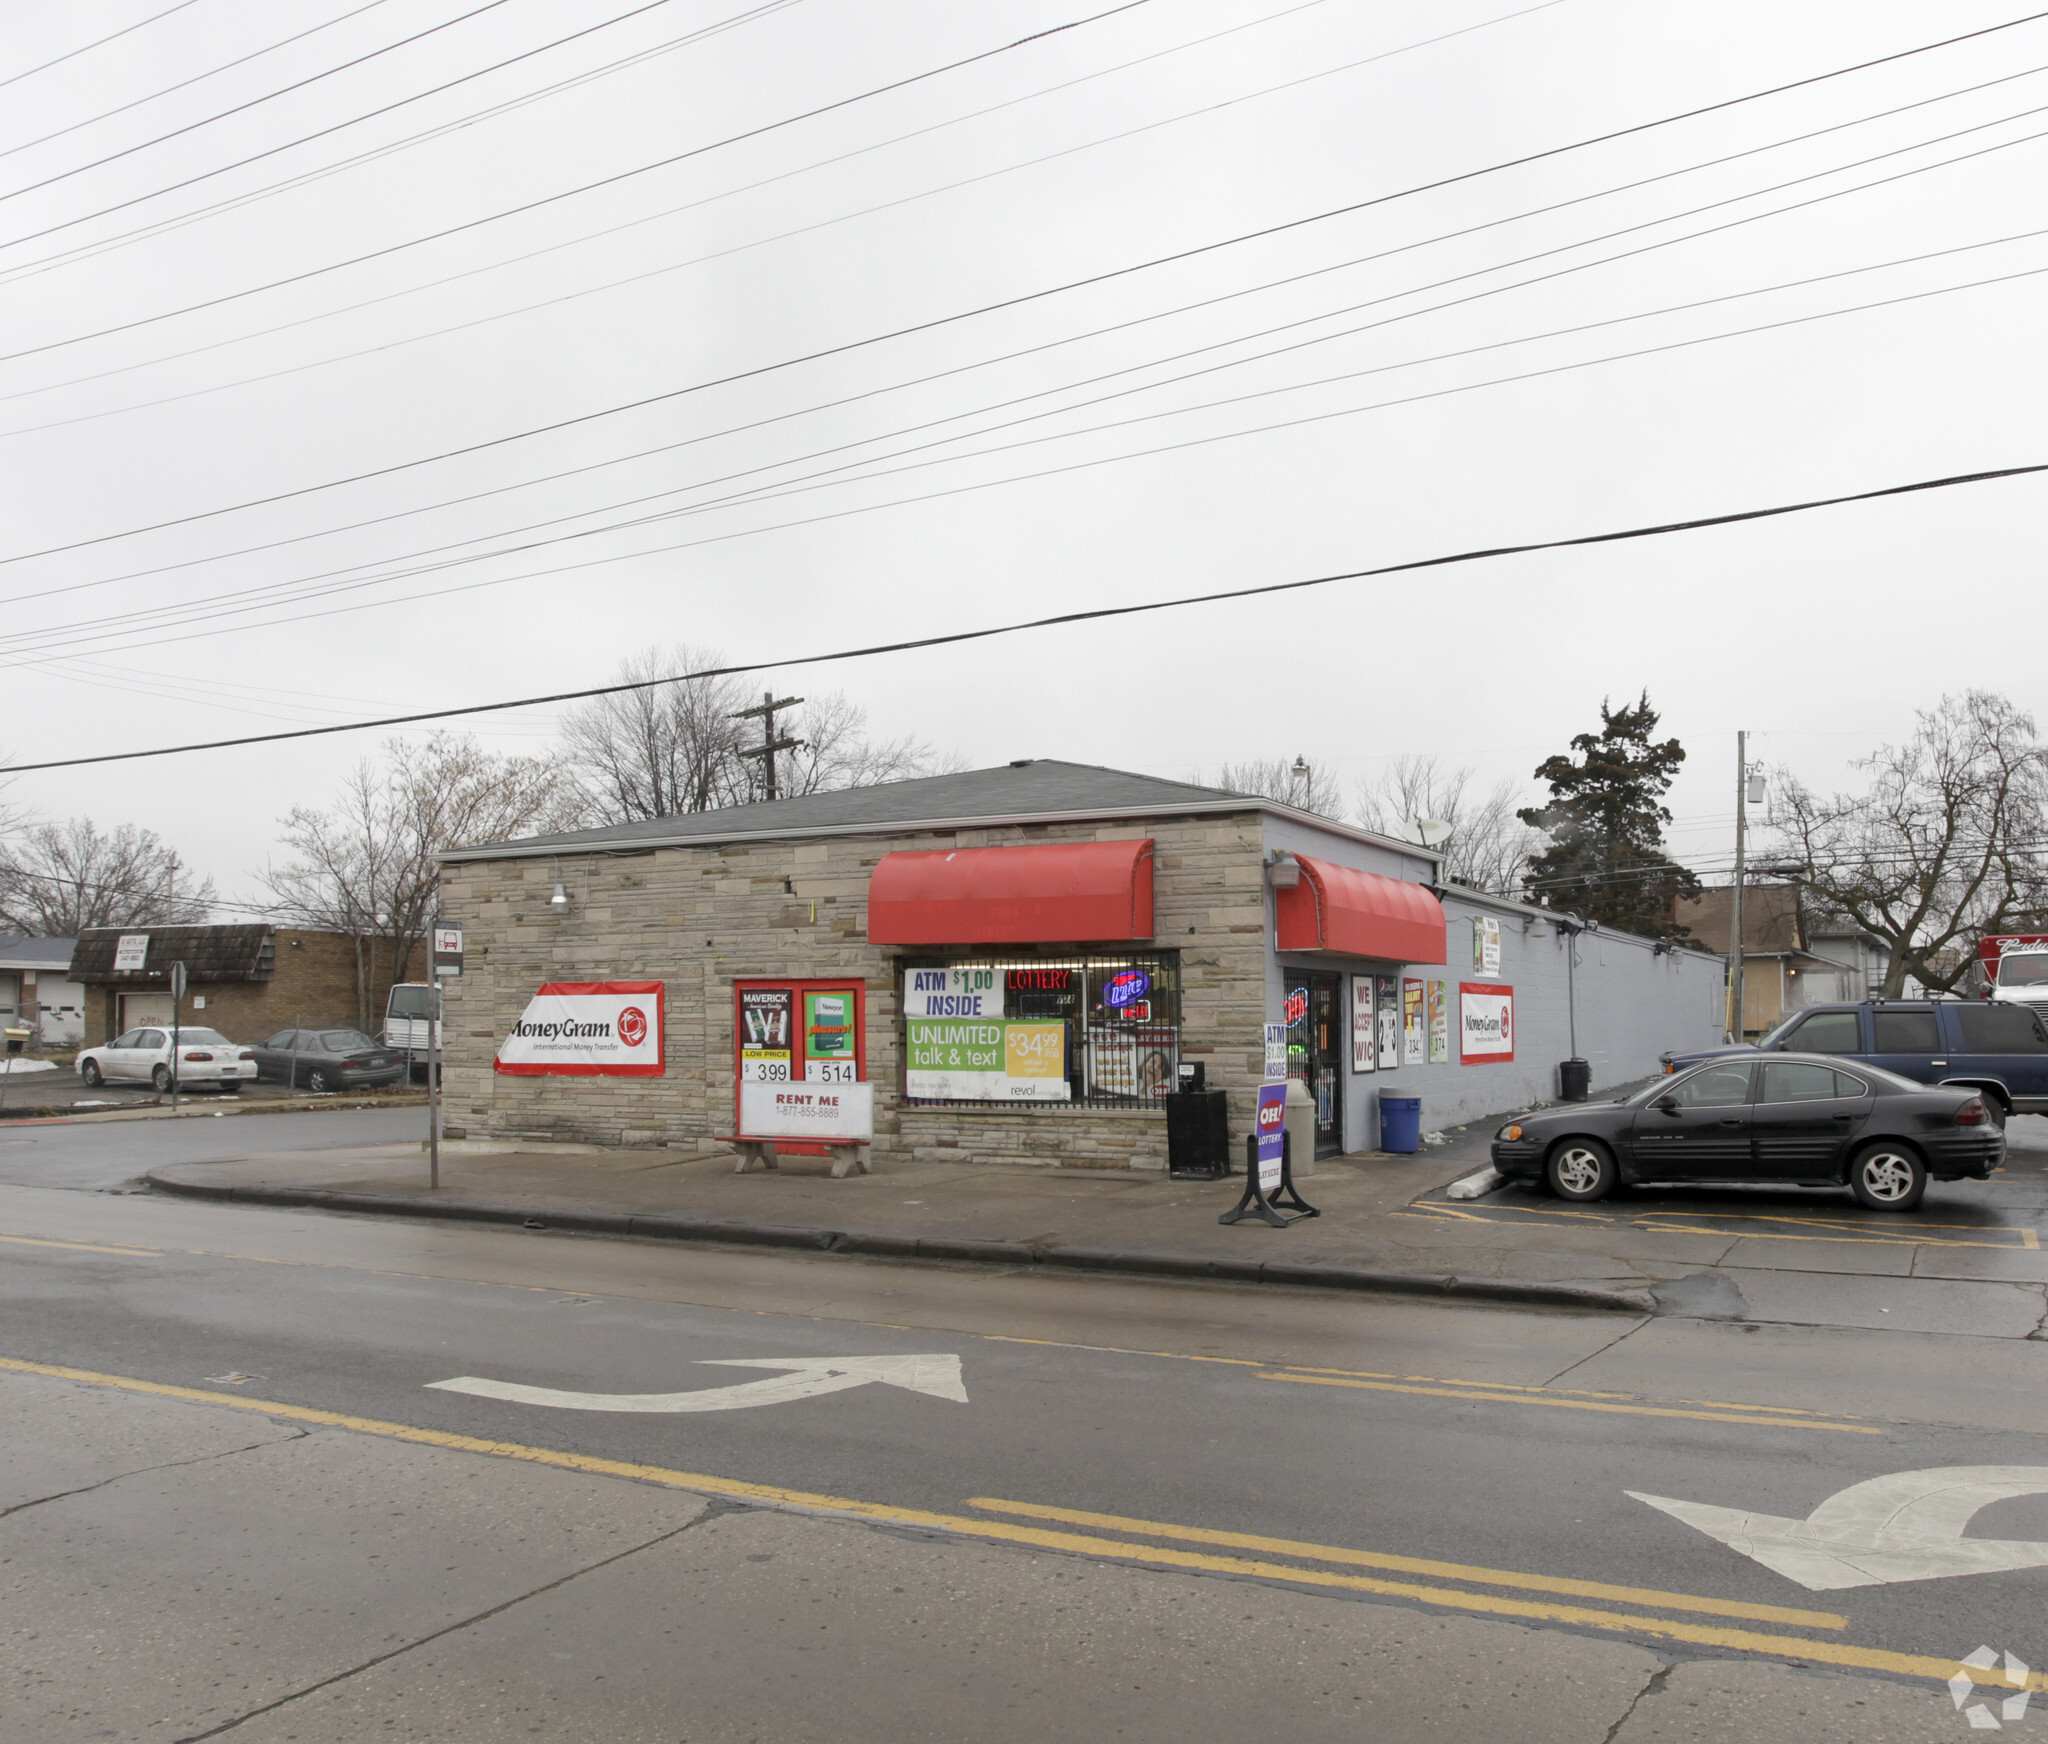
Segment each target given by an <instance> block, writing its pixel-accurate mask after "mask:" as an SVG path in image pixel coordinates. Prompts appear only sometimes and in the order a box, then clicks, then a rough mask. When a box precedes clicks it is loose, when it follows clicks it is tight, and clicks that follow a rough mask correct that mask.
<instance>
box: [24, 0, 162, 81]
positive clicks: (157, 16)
mask: <svg viewBox="0 0 2048 1744" xmlns="http://www.w3.org/2000/svg"><path fill="white" fill-rule="evenodd" d="M193 3H194V0H178V3H177V5H175V6H166V7H165V8H164V9H163V10H162V11H161V12H152V13H151V14H150V15H149V16H148V17H147V18H138V19H137V20H136V21H135V22H134V23H133V24H124V25H123V26H122V27H121V28H120V29H119V30H116V31H112V32H110V33H109V34H107V35H106V36H103V37H101V38H100V39H99V40H98V41H96V42H88V43H84V44H82V45H81V46H80V47H78V48H72V49H66V50H65V51H64V52H63V53H62V54H60V55H59V56H57V58H56V59H55V60H48V61H44V62H43V64H42V65H41V66H39V67H28V68H25V69H24V70H23V71H21V72H18V73H9V74H8V75H7V77H6V78H4V79H0V90H4V89H5V88H6V87H7V86H9V85H18V84H20V83H21V81H22V80H23V79H31V78H34V77H35V75H36V74H37V73H47V72H48V71H49V70H50V69H51V68H52V67H61V66H62V65H63V64H64V63H65V62H66V61H73V60H76V59H77V58H78V57H79V56H80V55H82V54H90V53H91V52H92V51H93V50H94V49H96V48H105V47H106V46H107V44H108V43H110V42H117V41H119V40H120V39H121V38H122V37H124V36H128V35H130V34H132V33H133V32H135V31H138V30H141V29H143V28H144V27H145V26H147V25H151V24H155V23H157V22H158V21H159V20H161V19H165V18H168V17H170V15H171V14H172V13H173V12H183V11H184V10H185V8H186V7H188V6H190V5H192V4H193Z"/></svg>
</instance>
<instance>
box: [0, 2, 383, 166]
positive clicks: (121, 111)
mask: <svg viewBox="0 0 2048 1744" xmlns="http://www.w3.org/2000/svg"><path fill="white" fill-rule="evenodd" d="M385 4H387V0H367V3H366V4H364V5H361V6H356V7H352V8H351V9H350V10H349V11H347V12H344V13H342V14H341V15H340V17H338V18H330V19H327V20H326V21H325V22H323V23H320V24H315V25H311V26H309V27H308V28H306V29H305V30H300V31H295V32H294V33H293V34H292V35H290V36H285V37H280V38H279V39H278V40H277V41H276V42H273V43H271V44H270V45H269V47H267V48H258V49H251V50H250V51H249V52H248V53H247V54H245V55H237V56H236V57H235V58H234V59H233V60H231V61H222V62H221V64H220V65H219V66H217V67H208V68H207V69H206V71H205V72H203V73H194V74H193V75H192V76H191V77H190V78H189V79H180V80H179V81H178V82H177V83H176V84H175V85H166V86H164V88H163V89H162V90H160V91H152V92H150V94H149V95H148V96H147V97H135V98H131V99H130V100H129V101H128V102H126V103H122V104H120V105H118V106H117V107H115V108H112V109H102V110H101V111H100V112H99V114H97V115H89V116H87V117H86V118H85V120H83V121H74V122H72V123H71V124H70V125H69V126H66V127H60V128H58V129H57V130H56V132H54V133H45V134H43V135H41V136H40V137H39V138H36V139H24V140H23V141H22V142H21V143H20V144H19V145H10V146H8V147H6V148H5V149H4V150H0V158H8V157H13V156H15V155H16V154H17V153H19V152H24V151H33V150H34V149H35V148H36V147H37V146H39V145H48V144H49V143H50V142H51V141H52V140H53V139H62V138H63V137H64V136H65V135H66V134H67V133H76V132H78V130H79V129H80V128H82V127H97V126H98V125H99V124H100V123H101V122H102V121H111V120H113V118H114V117H115V116H116V115H125V114H127V113H128V111H129V110H131V109H140V108H141V107H142V106H143V105H144V104H145V103H154V102H156V101H157V100H158V99H159V98H162V97H168V96H170V95H171V94H172V93H173V92H175V91H182V90H184V89H185V87H186V86H188V85H198V84H203V83H204V82H205V81H206V80H208V79H212V78H218V77H219V76H220V75H221V74H222V73H225V72H231V71H233V70H234V69H235V68H236V67H240V66H246V65H247V64H248V63H249V62H250V61H259V60H261V59H262V58H263V57H264V56H265V55H267V54H275V53H276V52H277V51H278V50H279V49H281V48H289V47H290V46H291V45H292V44H293V43H295V42H303V41H304V40H305V39H306V38H307V37H309V36H318V35H319V34H320V33H321V31H323V30H332V29H333V28H334V27H335V26H336V25H337V24H346V23H347V22H348V21H349V20H350V19H351V18H355V17H358V16H359V15H360V14H362V13H365V12H374V11H375V10H376V9H377V8H378V7H379V6H383V5H385Z"/></svg>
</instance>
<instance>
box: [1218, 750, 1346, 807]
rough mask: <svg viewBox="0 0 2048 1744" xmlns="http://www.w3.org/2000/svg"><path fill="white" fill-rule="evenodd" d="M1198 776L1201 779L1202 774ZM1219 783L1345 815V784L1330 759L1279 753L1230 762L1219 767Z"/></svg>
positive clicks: (1239, 790) (1243, 790) (1239, 789)
mask: <svg viewBox="0 0 2048 1744" xmlns="http://www.w3.org/2000/svg"><path fill="white" fill-rule="evenodd" d="M1297 770H1299V771H1300V773H1297ZM1196 779H1197V780H1198V781H1199V780H1200V777H1199V776H1197V777H1196ZM1216 785H1217V786H1218V787H1221V788H1224V789H1226V790H1227V791H1228V792H1231V793H1255V794H1257V795H1259V797H1260V798H1262V799H1277V800H1278V801H1279V802H1280V803H1281V804H1282V805H1291V806H1293V807H1294V808H1295V809H1296V810H1297V811H1312V812H1314V813H1316V815H1317V816H1319V817H1327V818H1341V817H1342V816H1343V815H1344V786H1343V783H1342V782H1341V781H1340V780H1339V779H1338V776H1337V772H1336V770H1335V769H1334V768H1333V767H1331V766H1330V765H1329V764H1327V763H1311V762H1309V761H1308V759H1307V758H1305V757H1297V758H1296V759H1295V760H1294V761H1293V762H1292V763H1288V762H1286V761H1284V760H1283V759H1281V758H1278V757H1269V758H1258V757H1254V758H1251V759H1249V760H1247V761H1245V762H1243V763H1226V764H1224V765H1223V767H1222V768H1221V769H1219V770H1217V771H1216Z"/></svg>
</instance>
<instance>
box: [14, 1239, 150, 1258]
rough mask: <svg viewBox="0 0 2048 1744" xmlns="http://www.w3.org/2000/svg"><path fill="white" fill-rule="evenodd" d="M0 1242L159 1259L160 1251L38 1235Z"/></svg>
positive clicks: (18, 1245) (21, 1245)
mask: <svg viewBox="0 0 2048 1744" xmlns="http://www.w3.org/2000/svg"><path fill="white" fill-rule="evenodd" d="M0 1241H5V1242H11V1243H13V1244H14V1245H15V1246H17V1247H68V1248H72V1249H75V1250H76V1251H77V1252H79V1253H110V1254H133V1255H142V1256H149V1257H156V1258H160V1257H161V1256H162V1250H161V1249H159V1248H153V1247H102V1246H100V1245H99V1244H98V1243H97V1242H91V1241H52V1240H50V1239H49V1238H48V1237H46V1236H39V1235H0Z"/></svg>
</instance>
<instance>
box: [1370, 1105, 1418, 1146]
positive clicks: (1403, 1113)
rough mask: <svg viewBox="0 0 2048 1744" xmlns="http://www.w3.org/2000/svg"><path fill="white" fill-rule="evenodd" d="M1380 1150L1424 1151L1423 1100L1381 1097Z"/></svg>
mask: <svg viewBox="0 0 2048 1744" xmlns="http://www.w3.org/2000/svg"><path fill="white" fill-rule="evenodd" d="M1380 1149H1381V1150H1383V1151H1398V1152H1410V1151H1419V1150H1420V1149H1422V1098H1421V1097H1420V1096H1388V1095H1386V1094H1385V1093H1384V1092H1383V1093H1382V1094H1381V1096H1380Z"/></svg>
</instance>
